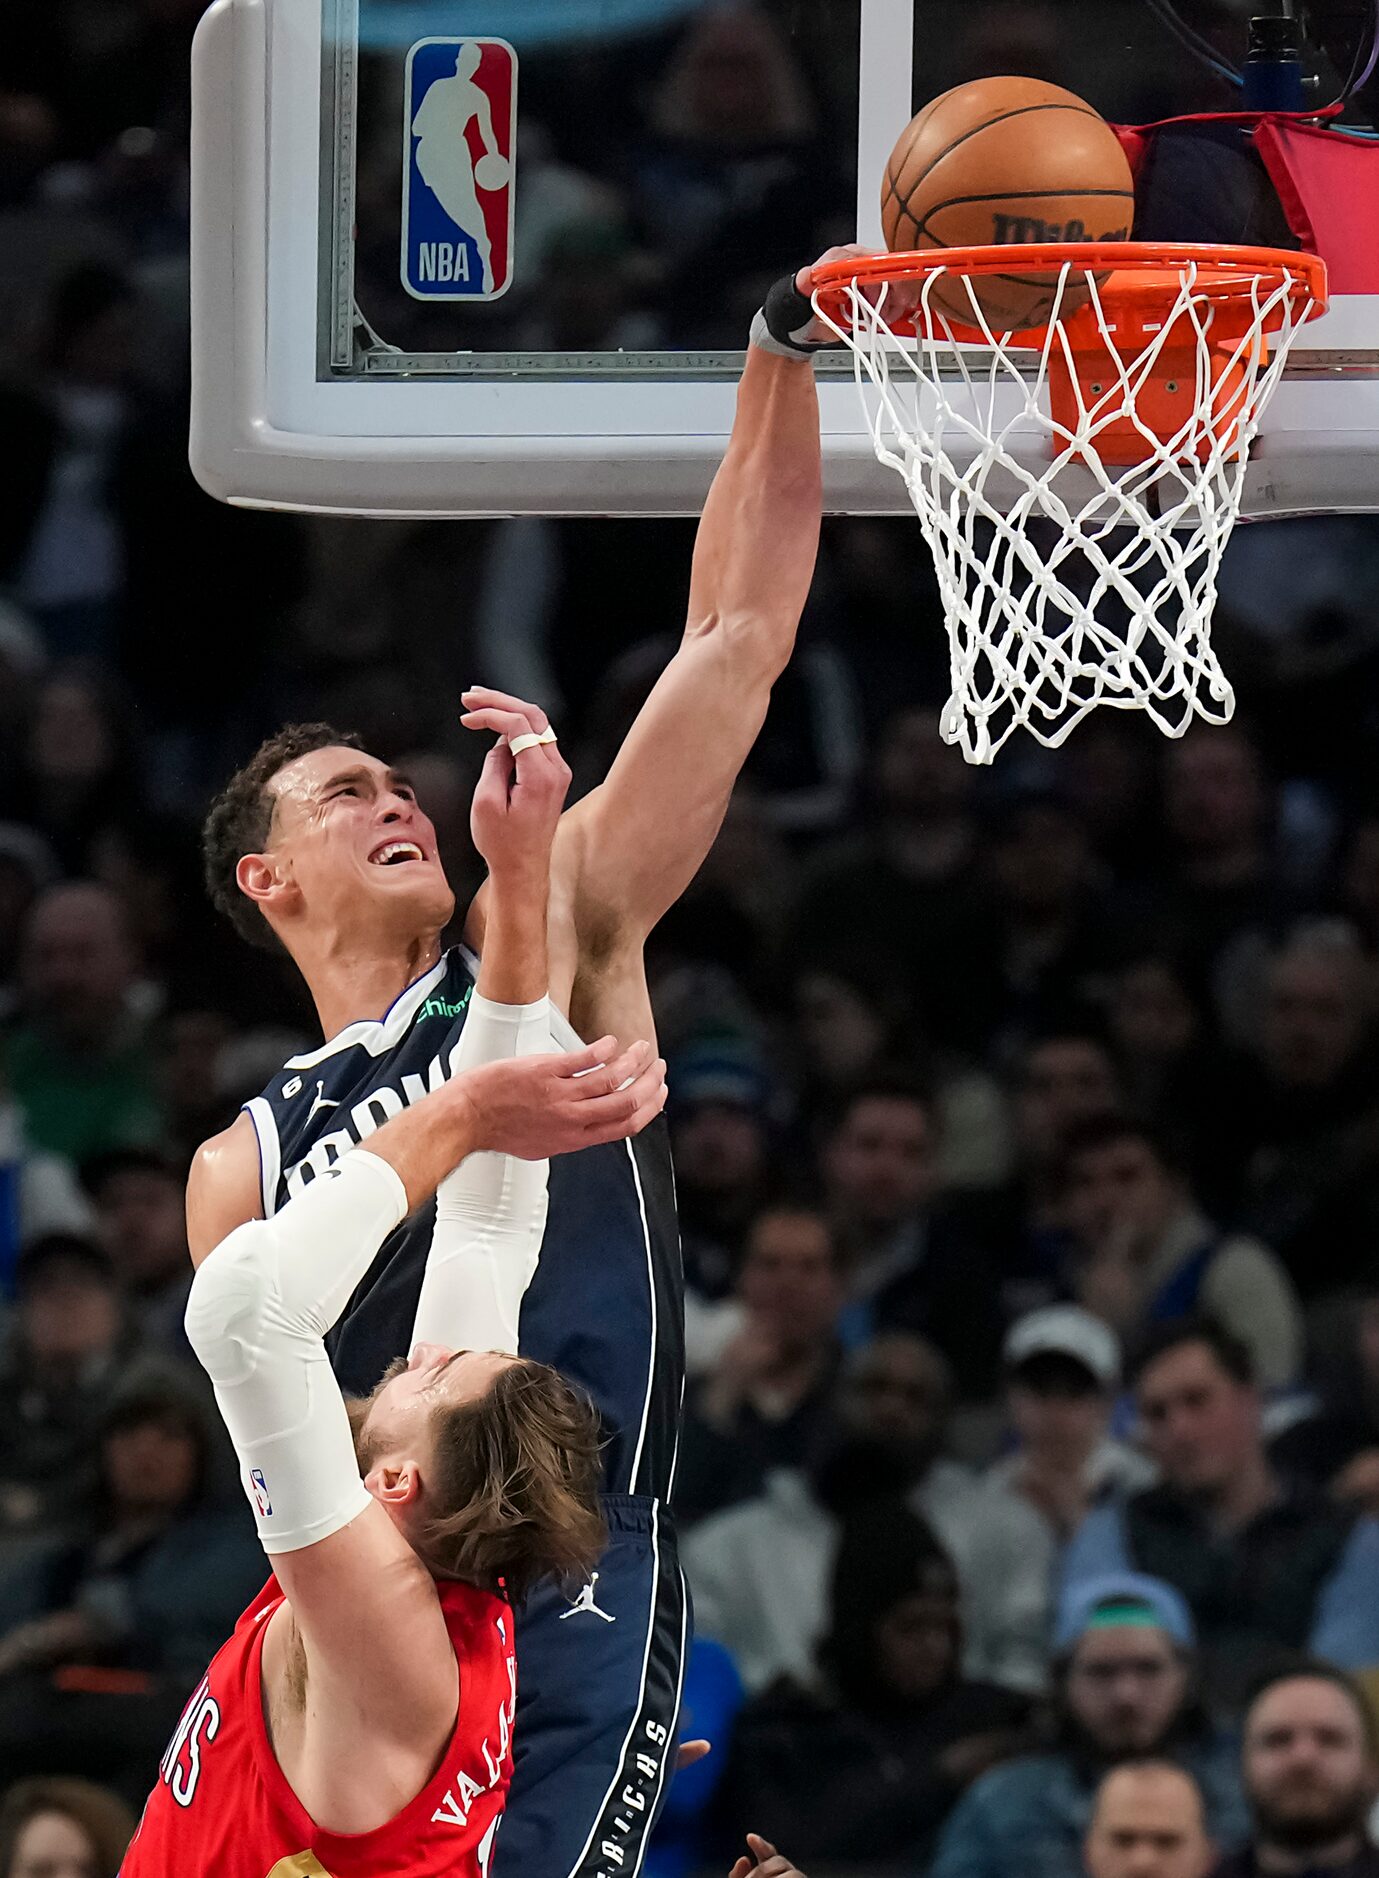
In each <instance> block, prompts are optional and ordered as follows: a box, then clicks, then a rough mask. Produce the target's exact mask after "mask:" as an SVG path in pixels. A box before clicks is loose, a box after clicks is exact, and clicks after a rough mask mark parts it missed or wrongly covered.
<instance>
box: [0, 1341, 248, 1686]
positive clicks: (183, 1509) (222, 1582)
mask: <svg viewBox="0 0 1379 1878" xmlns="http://www.w3.org/2000/svg"><path fill="white" fill-rule="evenodd" d="M211 1458H212V1449H211V1442H210V1431H209V1427H208V1424H207V1420H206V1416H205V1414H204V1413H203V1411H202V1409H201V1406H200V1401H199V1398H198V1397H197V1396H196V1395H194V1394H193V1393H192V1392H191V1391H190V1389H189V1388H188V1387H187V1385H185V1384H184V1383H183V1382H182V1381H181V1380H180V1378H179V1379H174V1378H173V1377H172V1376H170V1375H164V1374H156V1373H153V1372H143V1373H141V1374H139V1375H137V1376H135V1377H133V1378H131V1380H130V1381H129V1383H128V1385H127V1386H126V1388H125V1389H124V1390H123V1391H122V1392H121V1393H119V1394H117V1396H116V1397H115V1399H114V1400H113V1402H112V1403H111V1405H110V1407H109V1409H108V1410H107V1412H106V1415H105V1418H104V1421H103V1423H102V1426H101V1432H100V1441H99V1470H100V1472H99V1481H98V1485H97V1496H96V1504H95V1506H94V1507H93V1509H92V1512H91V1515H90V1518H89V1522H88V1525H87V1530H86V1532H85V1534H84V1535H82V1536H81V1537H79V1538H78V1539H77V1540H76V1541H75V1542H74V1543H67V1544H60V1545H58V1546H56V1547H54V1548H53V1549H51V1550H50V1551H49V1552H47V1553H45V1554H44V1555H43V1556H42V1557H40V1558H38V1559H37V1560H36V1561H31V1562H28V1563H26V1564H25V1565H24V1566H23V1567H21V1568H18V1569H16V1571H15V1572H14V1573H12V1574H11V1576H10V1578H9V1581H8V1582H7V1584H6V1586H5V1590H4V1594H3V1596H0V1609H3V1611H4V1613H5V1618H6V1621H7V1628H6V1630H5V1632H4V1634H3V1636H0V1679H3V1678H4V1677H6V1676H13V1675H15V1674H17V1673H18V1672H20V1671H21V1670H25V1669H31V1668H36V1667H43V1666H47V1665H49V1664H54V1663H62V1662H93V1661H96V1662H105V1663H115V1664H119V1665H121V1666H124V1667H129V1668H138V1669H147V1670H152V1671H157V1672H166V1673H167V1674H168V1675H170V1676H176V1677H180V1678H185V1677H186V1675H187V1674H188V1673H189V1672H192V1671H198V1670H199V1669H200V1668H202V1667H204V1665H205V1663H206V1662H207V1661H208V1660H209V1659H210V1657H211V1656H212V1655H213V1654H214V1652H215V1649H216V1647H217V1646H216V1643H215V1637H216V1635H217V1633H218V1632H222V1631H223V1632H228V1629H230V1628H233V1626H234V1622H235V1619H236V1618H237V1617H238V1616H239V1613H240V1611H241V1610H242V1609H243V1608H244V1606H245V1605H246V1604H247V1603H248V1602H249V1599H250V1598H251V1597H252V1596H253V1593H254V1591H255V1589H256V1588H257V1586H258V1584H259V1582H260V1581H261V1579H262V1576H263V1571H262V1559H261V1558H260V1557H258V1556H257V1554H256V1551H255V1546H254V1535H253V1531H252V1528H251V1527H249V1525H248V1522H247V1521H246V1520H245V1518H244V1517H243V1516H242V1512H241V1509H239V1508H235V1509H234V1510H233V1512H232V1513H229V1514H225V1515H222V1514H221V1513H220V1512H218V1511H216V1510H214V1509H212V1508H209V1507H208V1506H207V1505H206V1492H207V1486H208V1476H209V1473H210V1468H211Z"/></svg>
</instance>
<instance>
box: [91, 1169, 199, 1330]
mask: <svg viewBox="0 0 1379 1878" xmlns="http://www.w3.org/2000/svg"><path fill="white" fill-rule="evenodd" d="M81 1172H82V1183H83V1185H84V1186H85V1188H86V1191H87V1192H88V1193H89V1194H90V1196H91V1199H92V1202H93V1203H94V1205H95V1208H96V1221H97V1231H98V1233H99V1235H100V1239H101V1243H102V1245H103V1246H104V1247H105V1249H106V1251H107V1252H108V1253H109V1255H110V1260H111V1263H112V1264H113V1266H114V1268H115V1273H116V1276H117V1277H118V1279H119V1281H120V1284H121V1285H122V1287H123V1289H124V1292H125V1295H126V1297H127V1298H128V1300H129V1303H130V1306H131V1308H132V1311H133V1314H134V1318H135V1321H136V1322H137V1324H138V1326H139V1329H140V1332H141V1334H142V1335H143V1337H144V1338H145V1340H146V1341H147V1342H148V1343H149V1344H150V1345H151V1346H152V1347H153V1348H154V1349H156V1350H162V1351H165V1352H166V1353H167V1354H169V1355H172V1356H177V1357H182V1356H186V1357H187V1358H188V1360H190V1356H191V1350H190V1346H189V1345H188V1343H187V1340H186V1335H185V1332H184V1330H183V1327H182V1319H183V1316H184V1314H185V1312H186V1308H187V1295H188V1293H189V1292H190V1290H191V1281H192V1266H191V1256H190V1254H189V1252H188V1251H187V1216H186V1201H185V1188H186V1180H185V1177H184V1176H183V1174H182V1173H181V1172H180V1171H179V1169H178V1168H177V1166H176V1165H175V1164H174V1163H173V1162H172V1161H170V1160H169V1159H167V1157H166V1156H164V1155H162V1154H160V1153H159V1152H158V1151H157V1150H156V1149H154V1148H115V1149H112V1150H111V1151H110V1152H109V1153H107V1154H102V1155H97V1156H96V1157H95V1158H94V1159H92V1160H89V1161H87V1163H86V1164H85V1166H84V1167H83V1168H82V1170H81Z"/></svg>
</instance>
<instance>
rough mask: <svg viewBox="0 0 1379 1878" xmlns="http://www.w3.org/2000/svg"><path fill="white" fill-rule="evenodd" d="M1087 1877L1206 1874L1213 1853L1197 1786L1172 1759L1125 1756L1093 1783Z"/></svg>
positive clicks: (1166, 1877) (1200, 1877)
mask: <svg viewBox="0 0 1379 1878" xmlns="http://www.w3.org/2000/svg"><path fill="white" fill-rule="evenodd" d="M1084 1857H1085V1859H1086V1864H1087V1873H1088V1878H1206V1874H1207V1872H1208V1871H1209V1870H1210V1869H1211V1866H1212V1863H1213V1861H1214V1858H1215V1849H1214V1847H1213V1846H1212V1842H1211V1839H1210V1838H1209V1837H1208V1834H1207V1823H1206V1811H1205V1808H1204V1806H1203V1802H1202V1793H1201V1789H1200V1788H1199V1787H1198V1785H1197V1782H1196V1781H1195V1780H1194V1779H1193V1778H1192V1775H1191V1774H1190V1773H1188V1771H1187V1769H1186V1768H1184V1767H1176V1766H1175V1765H1174V1764H1173V1762H1172V1761H1150V1760H1145V1761H1127V1762H1126V1764H1125V1766H1124V1767H1113V1768H1112V1769H1111V1772H1110V1773H1109V1774H1107V1775H1106V1777H1105V1779H1104V1780H1103V1781H1102V1783H1101V1785H1100V1787H1098V1789H1097V1796H1096V1801H1095V1804H1094V1806H1093V1809H1092V1825H1091V1830H1090V1831H1089V1832H1088V1834H1087V1845H1086V1850H1085V1853H1084Z"/></svg>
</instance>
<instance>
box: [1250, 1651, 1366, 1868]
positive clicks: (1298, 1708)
mask: <svg viewBox="0 0 1379 1878" xmlns="http://www.w3.org/2000/svg"><path fill="white" fill-rule="evenodd" d="M1243 1762H1244V1773H1245V1792H1246V1796H1247V1797H1248V1799H1249V1803H1250V1811H1251V1813H1252V1814H1253V1818H1254V1830H1253V1833H1252V1834H1251V1837H1250V1843H1249V1844H1248V1845H1247V1846H1246V1847H1245V1849H1244V1851H1242V1852H1239V1853H1237V1854H1236V1855H1235V1856H1234V1857H1231V1858H1228V1859H1226V1861H1225V1862H1224V1864H1222V1865H1221V1866H1219V1867H1218V1870H1217V1878H1265V1874H1266V1873H1267V1874H1277V1875H1278V1878H1293V1875H1294V1874H1297V1875H1298V1878H1300V1875H1301V1874H1302V1873H1304V1872H1305V1873H1308V1874H1311V1878H1376V1874H1379V1847H1376V1845H1375V1843H1374V1840H1373V1838H1372V1836H1371V1833H1370V1828H1369V1818H1370V1813H1371V1810H1372V1808H1373V1806H1374V1802H1375V1799H1376V1797H1379V1743H1376V1740H1375V1723H1374V1715H1373V1712H1372V1710H1371V1709H1370V1707H1369V1705H1368V1703H1367V1702H1366V1701H1365V1699H1364V1697H1363V1696H1362V1695H1361V1693H1360V1691H1359V1690H1358V1689H1357V1688H1356V1687H1355V1685H1354V1684H1353V1683H1352V1682H1351V1681H1350V1679H1349V1677H1347V1676H1343V1675H1341V1674H1339V1673H1338V1672H1337V1671H1336V1670H1334V1669H1333V1668H1331V1666H1330V1665H1329V1664H1326V1663H1313V1664H1304V1665H1302V1666H1301V1667H1295V1668H1292V1669H1289V1670H1285V1671H1283V1672H1282V1673H1280V1674H1279V1675H1278V1676H1276V1677H1274V1678H1272V1679H1271V1680H1270V1681H1269V1682H1267V1683H1266V1684H1265V1685H1264V1687H1263V1688H1262V1689H1261V1690H1260V1691H1259V1692H1258V1694H1257V1695H1256V1696H1255V1699H1254V1701H1253V1702H1252V1703H1251V1704H1250V1708H1249V1713H1248V1714H1247V1715H1246V1717H1245V1744H1244V1751H1243Z"/></svg>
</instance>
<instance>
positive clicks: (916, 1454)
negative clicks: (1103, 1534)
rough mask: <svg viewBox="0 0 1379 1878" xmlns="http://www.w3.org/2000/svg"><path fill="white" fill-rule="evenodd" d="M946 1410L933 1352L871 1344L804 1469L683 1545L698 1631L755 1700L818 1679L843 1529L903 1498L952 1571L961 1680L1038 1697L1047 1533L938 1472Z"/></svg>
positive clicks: (915, 1345) (897, 1343)
mask: <svg viewBox="0 0 1379 1878" xmlns="http://www.w3.org/2000/svg"><path fill="white" fill-rule="evenodd" d="M947 1410H948V1380H947V1372H946V1369H945V1366H944V1363H943V1360H942V1358H941V1357H940V1356H939V1355H938V1353H937V1351H935V1350H934V1349H933V1348H932V1347H931V1346H930V1345H928V1344H925V1343H924V1342H922V1341H921V1340H920V1339H919V1338H916V1337H910V1336H904V1335H900V1334H889V1335H886V1336H881V1337H878V1338H876V1339H875V1341H874V1342H872V1343H871V1344H869V1345H867V1346H866V1347H865V1348H863V1349H861V1350H859V1351H857V1352H856V1353H855V1354H854V1355H853V1356H852V1358H851V1359H850V1360H849V1362H848V1364H847V1366H846V1367H845V1370H844V1373H843V1377H842V1380H841V1382H840V1385H839V1388H838V1392H837V1396H836V1401H835V1408H834V1413H833V1414H832V1416H831V1417H830V1418H829V1421H828V1423H827V1425H826V1426H825V1428H824V1430H823V1431H822V1435H821V1438H820V1440H819V1442H818V1445H817V1447H816V1449H815V1451H814V1453H813V1454H812V1455H811V1456H810V1458H809V1463H808V1466H807V1467H806V1468H805V1469H804V1470H803V1471H801V1472H792V1471H790V1470H788V1469H783V1470H782V1471H780V1472H779V1473H775V1474H772V1475H770V1476H769V1477H768V1479H767V1481H766V1485H765V1489H764V1491H763V1492H762V1494H761V1495H760V1497H759V1498H757V1499H755V1500H749V1501H747V1502H745V1503H744V1504H743V1505H742V1506H737V1507H732V1508H730V1509H729V1510H728V1511H726V1512H723V1513H718V1514H715V1515H714V1516H713V1517H712V1518H711V1519H706V1520H705V1521H704V1522H703V1523H702V1525H700V1526H698V1527H697V1528H696V1529H695V1530H694V1531H693V1532H692V1533H690V1535H689V1536H688V1539H687V1542H686V1545H685V1568H686V1571H687V1573H688V1576H689V1580H690V1587H691V1590H692V1591H693V1593H694V1599H695V1607H696V1623H697V1626H698V1628H699V1630H700V1631H701V1632H702V1634H703V1635H705V1636H709V1637H714V1638H716V1639H717V1640H718V1642H720V1643H722V1644H725V1645H726V1646H727V1648H728V1649H729V1650H731V1652H732V1653H733V1656H734V1657H735V1658H736V1660H737V1665H738V1668H739V1670H740V1671H741V1673H742V1679H743V1681H744V1682H745V1684H746V1685H747V1688H748V1689H749V1690H751V1691H756V1690H759V1689H762V1688H765V1687H766V1685H767V1684H768V1683H770V1682H772V1681H773V1680H774V1679H775V1678H776V1677H777V1676H781V1675H787V1674H788V1675H792V1676H794V1677H796V1678H797V1679H800V1680H805V1679H807V1678H808V1677H809V1676H810V1675H811V1674H812V1672H813V1669H814V1664H815V1651H816V1648H817V1645H818V1642H819V1639H820V1637H821V1636H822V1635H823V1632H824V1628H825V1626H826V1624H827V1621H828V1609H827V1607H828V1582H829V1572H830V1570H831V1569H832V1565H833V1561H834V1557H835V1554H836V1548H837V1543H838V1528H839V1521H840V1520H841V1519H842V1518H844V1517H846V1516H847V1515H848V1514H850V1513H854V1512H856V1511H857V1510H858V1509H859V1508H861V1507H863V1506H865V1505H866V1504H867V1503H868V1502H869V1501H872V1500H878V1499H891V1498H895V1497H899V1496H903V1497H904V1498H905V1500H906V1502H907V1503H908V1505H909V1506H910V1508H911V1510H912V1511H913V1512H915V1513H916V1514H918V1515H919V1516H920V1517H921V1518H922V1519H924V1520H925V1521H926V1522H927V1523H928V1525H929V1526H930V1527H931V1528H932V1529H933V1532H934V1534H935V1536H936V1537H937V1539H938V1540H939V1542H940V1544H941V1545H942V1546H943V1547H944V1549H945V1551H946V1552H947V1553H948V1554H949V1556H950V1557H951V1558H952V1560H953V1562H954V1564H955V1566H956V1568H957V1573H958V1582H959V1584H960V1585H961V1588H962V1601H963V1613H964V1631H965V1649H964V1668H965V1670H966V1672H967V1673H968V1674H969V1675H970V1676H972V1677H974V1678H977V1679H978V1680H983V1681H990V1682H997V1683H1001V1684H1003V1685H1005V1686H1007V1687H1010V1688H1014V1689H1038V1688H1040V1687H1042V1685H1043V1681H1044V1677H1045V1671H1046V1657H1047V1629H1048V1600H1049V1577H1050V1572H1051V1569H1052V1552H1053V1548H1052V1544H1051V1542H1050V1539H1049V1535H1048V1532H1047V1529H1046V1527H1045V1525H1044V1523H1043V1521H1042V1520H1041V1519H1040V1517H1039V1516H1038V1515H1037V1514H1036V1513H1035V1512H1034V1510H1033V1508H1032V1507H1030V1506H1028V1505H1026V1504H1025V1503H1024V1502H1023V1501H1022V1500H1020V1499H1018V1498H1017V1497H1016V1496H1015V1495H1014V1494H1011V1493H1008V1492H1006V1491H1004V1490H1002V1489H1000V1488H999V1487H997V1486H996V1485H995V1484H993V1483H989V1482H982V1481H979V1480H977V1479H975V1478H974V1477H973V1476H972V1475H971V1474H970V1473H969V1472H968V1470H967V1469H966V1468H963V1467H960V1466H958V1465H957V1464H956V1463H955V1462H952V1461H948V1460H944V1459H943V1458H941V1457H942V1450H943V1444H944V1434H945V1424H946V1420H947Z"/></svg>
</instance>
